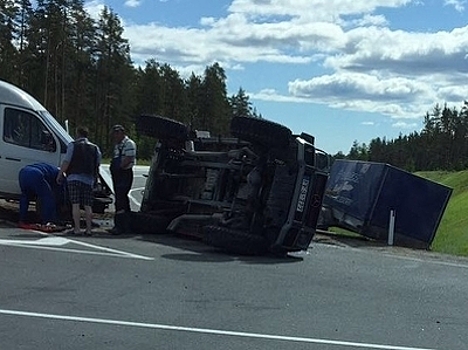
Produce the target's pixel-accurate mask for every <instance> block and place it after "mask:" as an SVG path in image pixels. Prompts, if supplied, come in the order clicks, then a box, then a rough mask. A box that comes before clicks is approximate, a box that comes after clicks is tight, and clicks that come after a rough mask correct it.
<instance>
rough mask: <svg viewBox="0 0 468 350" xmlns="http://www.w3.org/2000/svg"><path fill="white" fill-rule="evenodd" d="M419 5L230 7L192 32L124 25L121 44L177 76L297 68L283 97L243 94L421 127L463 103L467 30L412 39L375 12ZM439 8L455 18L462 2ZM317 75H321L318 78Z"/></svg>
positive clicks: (331, 0) (264, 2)
mask: <svg viewBox="0 0 468 350" xmlns="http://www.w3.org/2000/svg"><path fill="white" fill-rule="evenodd" d="M102 1H104V0H102ZM102 1H101V0H93V1H91V2H88V3H87V8H88V11H90V12H91V13H96V12H98V10H101V9H102V6H103V2H102ZM160 1H164V0H160ZM140 3H141V0H127V2H126V4H127V5H134V6H136V5H138V4H140ZM423 5H424V6H426V4H424V3H421V2H420V0H295V1H294V6H291V0H232V2H231V4H230V6H229V7H228V9H227V13H226V14H225V16H222V17H219V18H215V17H204V18H200V20H199V23H198V24H194V25H193V26H191V27H168V26H164V25H162V24H158V23H146V24H131V25H130V24H128V25H126V26H125V34H124V35H125V37H126V38H128V39H129V42H130V45H131V50H132V58H133V60H134V61H135V62H137V64H143V63H144V61H145V60H147V59H150V58H154V59H156V60H158V61H162V62H168V63H170V64H171V65H172V66H173V67H176V68H177V69H178V70H179V71H180V72H182V75H184V74H185V73H187V74H189V72H191V71H195V72H202V71H203V69H204V68H205V67H206V65H209V64H212V63H213V62H215V61H216V62H219V63H220V64H221V65H222V66H223V67H224V68H225V69H243V68H244V66H245V65H248V64H251V63H256V62H266V63H275V64H278V63H279V64H284V65H285V66H286V65H288V67H291V66H295V67H297V66H300V67H302V70H301V74H304V73H303V72H304V71H305V69H304V68H308V67H310V75H309V76H303V75H302V76H301V77H298V78H297V79H295V80H294V81H291V82H290V83H289V84H288V94H287V95H284V94H280V93H278V91H276V90H274V89H271V88H269V87H265V88H264V89H262V90H260V91H249V92H248V93H249V96H250V97H251V98H252V99H259V100H266V101H281V102H291V103H320V104H326V105H328V106H331V107H334V108H342V109H349V110H355V111H366V112H376V113H382V114H386V115H388V116H391V117H397V118H416V117H419V118H420V116H421V111H424V110H430V109H431V106H432V105H433V104H434V103H435V102H439V101H440V102H444V101H447V102H451V103H452V102H453V103H459V102H462V101H463V100H465V99H466V98H467V96H468V88H466V87H465V86H466V85H467V84H466V81H467V79H468V64H467V63H468V62H467V61H468V26H465V27H460V28H453V29H451V30H439V31H432V32H429V31H427V32H417V31H412V32H410V31H405V30H403V29H397V28H394V27H392V26H391V24H392V23H390V21H389V19H388V18H386V17H385V16H384V14H383V13H384V12H383V11H382V9H383V8H386V9H403V8H405V7H410V6H423ZM442 5H445V6H452V7H453V8H454V9H455V10H456V11H463V10H464V6H465V1H462V0H444V2H443V4H442ZM442 5H440V6H442ZM317 66H320V67H321V68H324V69H325V70H326V74H325V73H321V74H320V75H318V73H317V69H316V67H317ZM298 74H299V73H298ZM404 123H405V124H404V125H413V123H407V122H404ZM395 125H397V127H404V126H403V124H401V125H400V124H395Z"/></svg>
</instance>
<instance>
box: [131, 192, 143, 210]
mask: <svg viewBox="0 0 468 350" xmlns="http://www.w3.org/2000/svg"><path fill="white" fill-rule="evenodd" d="M144 189H145V188H144V187H137V188H132V190H131V191H130V192H129V194H128V198H130V199H131V201H132V202H133V204H135V205H136V206H137V207H138V208H139V207H140V205H141V203H140V202H139V201H138V200H137V199H136V198H135V197H133V196H132V192H136V191H143V190H144Z"/></svg>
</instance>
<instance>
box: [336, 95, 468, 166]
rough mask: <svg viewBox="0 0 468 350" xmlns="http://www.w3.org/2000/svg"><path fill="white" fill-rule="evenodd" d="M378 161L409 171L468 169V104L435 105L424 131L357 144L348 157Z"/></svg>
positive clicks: (340, 156) (340, 155)
mask: <svg viewBox="0 0 468 350" xmlns="http://www.w3.org/2000/svg"><path fill="white" fill-rule="evenodd" d="M335 157H336V158H349V159H357V160H366V161H374V162H384V163H388V164H392V165H394V166H397V167H400V168H403V169H406V170H408V171H411V172H414V171H433V170H447V171H459V170H463V169H466V168H468V102H467V101H465V102H464V104H463V106H462V107H461V108H460V109H457V108H455V107H454V108H449V107H447V105H444V106H443V107H442V106H440V105H437V104H436V105H435V107H434V108H433V110H432V111H431V112H430V113H429V112H427V113H426V115H425V117H424V125H423V128H422V130H421V131H420V132H412V133H410V134H409V135H401V134H400V136H399V137H398V138H396V139H391V140H386V139H385V138H382V139H381V138H379V137H377V138H375V139H372V140H371V141H370V143H369V144H368V145H366V144H359V143H358V142H357V141H355V142H354V143H353V145H352V147H351V149H350V151H349V153H348V154H347V155H346V156H345V155H344V154H337V155H335Z"/></svg>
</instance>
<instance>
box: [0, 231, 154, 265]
mask: <svg viewBox="0 0 468 350" xmlns="http://www.w3.org/2000/svg"><path fill="white" fill-rule="evenodd" d="M35 232H37V233H40V234H42V235H45V236H47V237H46V238H41V239H38V240H35V241H27V240H0V245H7V246H13V247H21V248H33V249H44V250H52V251H58V252H67V253H75V254H88V255H102V256H112V257H118V258H130V259H140V260H154V258H152V257H148V256H144V255H138V254H133V253H128V252H124V251H122V250H117V249H111V248H107V247H102V246H98V245H94V244H90V243H86V242H81V241H76V240H73V239H68V238H64V237H54V236H49V235H48V234H46V233H44V232H39V231H35ZM68 243H72V244H76V245H79V246H83V247H87V248H91V249H95V250H96V251H89V250H77V249H67V248H57V246H63V245H65V244H68Z"/></svg>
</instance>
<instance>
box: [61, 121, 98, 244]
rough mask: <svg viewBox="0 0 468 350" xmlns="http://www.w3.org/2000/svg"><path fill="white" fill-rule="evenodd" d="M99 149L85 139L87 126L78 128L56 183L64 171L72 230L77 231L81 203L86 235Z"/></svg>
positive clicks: (89, 223) (89, 220) (90, 225)
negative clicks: (70, 210) (71, 217)
mask: <svg viewBox="0 0 468 350" xmlns="http://www.w3.org/2000/svg"><path fill="white" fill-rule="evenodd" d="M101 157H102V155H101V150H100V149H99V147H98V146H97V145H95V144H93V143H91V142H89V140H88V129H87V128H86V127H78V128H77V129H76V139H75V141H73V142H71V143H69V144H68V148H67V154H66V155H65V158H64V160H63V163H62V166H61V167H60V172H59V174H58V176H57V182H58V183H61V182H62V181H63V177H64V175H65V174H66V177H67V185H68V194H69V197H70V201H71V203H72V215H73V226H74V229H73V233H74V234H78V233H80V217H81V214H80V206H83V207H84V210H85V218H86V231H85V234H86V235H91V228H92V215H93V211H92V205H93V186H94V183H95V181H96V179H97V175H98V171H99V165H100V164H101Z"/></svg>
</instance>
